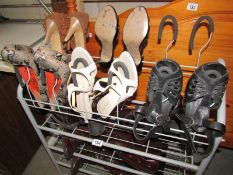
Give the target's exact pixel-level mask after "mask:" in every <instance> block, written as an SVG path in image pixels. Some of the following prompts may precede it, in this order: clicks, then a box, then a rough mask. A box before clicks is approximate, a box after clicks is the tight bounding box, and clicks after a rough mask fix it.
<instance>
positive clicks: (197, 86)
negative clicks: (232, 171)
mask: <svg viewBox="0 0 233 175" xmlns="http://www.w3.org/2000/svg"><path fill="white" fill-rule="evenodd" d="M227 82H228V72H227V70H226V67H225V66H224V65H222V64H220V63H218V62H212V63H207V64H204V65H202V66H201V67H199V68H198V69H197V70H196V71H195V72H194V74H193V75H192V76H191V78H190V79H189V82H188V84H187V87H186V92H185V99H184V114H183V115H178V118H179V119H180V120H181V121H182V123H183V124H182V129H183V130H184V132H185V135H186V137H187V139H188V142H189V145H190V148H191V151H192V153H193V156H194V161H195V162H199V161H201V160H202V159H203V158H205V157H207V156H208V155H209V154H210V153H211V151H212V150H213V147H214V140H215V138H216V137H220V136H223V135H224V132H225V125H224V124H222V123H219V122H213V121H212V122H211V121H208V118H209V115H210V110H211V109H218V108H219V107H220V105H221V102H222V97H223V94H224V92H225V90H226V85H227ZM191 131H194V132H198V133H204V134H205V135H206V136H207V140H208V147H207V149H206V150H204V151H203V152H199V151H198V149H197V148H196V146H195V145H194V143H193V140H192V138H191V134H190V132H191Z"/></svg>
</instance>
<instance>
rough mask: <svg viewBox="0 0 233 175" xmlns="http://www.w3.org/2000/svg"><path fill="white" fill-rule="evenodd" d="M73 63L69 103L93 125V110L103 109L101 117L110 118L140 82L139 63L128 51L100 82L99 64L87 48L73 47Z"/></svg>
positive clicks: (116, 60) (117, 60) (113, 64)
mask: <svg viewBox="0 0 233 175" xmlns="http://www.w3.org/2000/svg"><path fill="white" fill-rule="evenodd" d="M69 67H70V71H71V77H72V83H70V82H69V85H68V87H67V89H68V101H69V105H70V107H71V108H72V109H73V110H75V111H77V112H79V113H80V115H81V117H82V118H83V119H84V120H85V122H86V123H89V125H91V126H90V127H91V128H92V125H93V121H92V120H90V119H91V118H93V117H94V116H93V112H96V113H99V115H100V116H101V117H99V118H103V119H105V118H107V117H108V116H109V115H110V113H111V112H112V111H113V110H114V108H115V107H116V106H117V105H118V104H120V103H121V102H123V101H124V100H125V99H127V98H129V97H131V96H132V95H133V94H134V92H135V91H136V89H137V86H138V75H137V70H136V66H135V63H134V60H133V58H132V57H131V55H130V54H129V53H128V52H123V53H122V54H121V55H120V57H119V58H117V59H115V60H114V61H113V62H112V64H111V67H110V69H109V71H108V78H101V79H99V80H98V81H97V82H96V83H94V82H95V76H96V73H97V67H96V65H95V63H94V61H93V59H92V57H91V56H90V54H89V53H88V52H87V51H86V50H85V49H83V48H81V47H78V48H75V49H74V50H73V52H72V54H71V62H70V63H69ZM103 84H104V85H103ZM105 85H106V86H105ZM95 123H96V122H95ZM97 125H98V124H95V126H97ZM92 129H93V128H92ZM92 129H90V130H92ZM103 129H104V128H103ZM94 130H95V129H94ZM101 130H102V129H101ZM91 133H93V132H91ZM92 135H99V133H98V134H96V133H95V134H94V133H93V134H92Z"/></svg>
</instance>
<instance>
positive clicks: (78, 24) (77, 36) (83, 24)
mask: <svg viewBox="0 0 233 175" xmlns="http://www.w3.org/2000/svg"><path fill="white" fill-rule="evenodd" d="M88 22H89V16H88V14H86V13H83V12H75V13H74V14H72V15H71V16H70V28H69V31H68V32H67V35H66V37H65V39H64V41H65V42H68V41H69V40H70V39H71V38H72V36H74V42H75V47H82V48H86V38H87V36H88Z"/></svg>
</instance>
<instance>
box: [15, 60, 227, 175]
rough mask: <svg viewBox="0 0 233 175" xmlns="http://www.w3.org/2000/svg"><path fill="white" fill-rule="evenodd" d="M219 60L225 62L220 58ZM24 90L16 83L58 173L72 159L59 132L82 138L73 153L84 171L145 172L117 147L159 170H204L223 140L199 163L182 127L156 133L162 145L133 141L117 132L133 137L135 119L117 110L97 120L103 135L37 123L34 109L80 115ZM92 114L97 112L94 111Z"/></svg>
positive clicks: (197, 137)
mask: <svg viewBox="0 0 233 175" xmlns="http://www.w3.org/2000/svg"><path fill="white" fill-rule="evenodd" d="M219 61H220V62H222V63H224V61H223V60H222V59H220V60H219ZM26 87H27V86H26ZM26 93H29V97H31V95H30V92H29V89H28V88H22V87H21V86H18V90H17V97H18V99H19V101H20V103H21V105H22V107H23V109H24V111H25V112H26V114H27V117H28V118H29V120H30V122H31V123H32V125H33V127H34V129H35V131H36V132H37V134H38V136H39V138H40V140H41V142H42V143H43V145H44V147H45V149H46V151H47V152H48V154H49V156H50V158H51V160H52V161H53V163H54V165H55V167H56V168H57V170H58V172H59V174H70V167H71V162H70V161H68V160H66V158H65V157H64V154H63V147H62V136H67V137H70V138H74V139H77V140H79V141H80V142H81V145H80V147H79V148H77V150H76V152H75V153H74V154H73V155H74V156H77V157H80V158H81V159H82V160H83V162H84V164H83V166H82V167H81V168H80V169H79V171H80V172H82V173H84V174H110V172H109V171H108V170H107V169H105V168H104V167H110V168H113V169H119V170H121V171H124V172H126V174H138V175H139V174H140V175H145V174H148V173H146V172H143V171H139V170H136V169H134V168H132V167H130V166H128V165H127V164H125V162H123V160H122V159H121V158H119V157H118V156H117V154H116V152H117V151H121V152H126V153H131V154H135V155H138V156H142V157H145V158H147V159H154V160H158V161H160V162H163V163H164V167H163V168H162V169H159V170H158V172H160V173H162V174H169V175H170V174H203V172H204V171H205V169H206V167H207V165H208V163H209V162H210V160H211V158H212V156H213V154H214V153H215V151H216V149H217V147H218V146H219V144H220V143H221V141H222V137H219V138H217V139H215V147H214V150H213V152H212V153H211V154H210V155H209V157H207V158H205V159H204V160H202V162H201V163H199V164H195V163H194V162H193V157H192V156H190V155H188V154H187V152H186V150H185V145H186V143H187V141H186V139H185V137H181V135H182V133H183V131H182V130H179V129H175V128H171V132H170V133H169V134H161V133H156V134H158V135H159V137H158V138H157V139H158V140H159V141H160V143H162V144H163V145H165V146H163V147H161V146H159V147H158V146H156V145H153V143H152V140H149V141H148V142H147V143H145V144H141V143H138V142H136V141H134V139H132V140H129V139H128V138H123V137H118V136H116V134H115V133H116V132H129V133H131V135H132V138H133V134H132V126H133V123H134V121H133V120H131V119H126V118H124V116H121V114H120V113H118V112H117V114H116V116H108V120H106V121H102V120H101V121H99V122H102V123H105V124H106V126H107V127H106V132H105V133H104V134H103V135H102V136H99V137H96V138H94V137H92V136H90V135H89V133H88V130H87V129H86V128H82V127H78V128H75V129H74V130H72V131H67V130H64V129H62V128H61V127H60V126H59V124H58V123H56V122H55V121H54V120H52V119H51V117H48V118H46V120H45V122H44V123H42V124H40V123H38V122H37V121H36V117H35V116H34V114H35V111H42V110H43V111H46V112H51V111H53V112H56V113H60V114H64V115H68V116H72V117H80V116H79V115H77V113H75V112H74V111H73V110H72V109H71V108H70V107H67V106H61V105H56V104H49V103H44V102H40V103H44V104H45V106H46V107H43V108H42V107H38V106H37V105H36V103H37V102H38V101H35V100H34V99H32V98H26V97H25V96H24V95H23V94H26ZM130 103H131V104H143V103H144V102H141V101H135V100H132V101H130ZM51 105H52V106H56V107H57V110H51V109H50V107H49V106H51ZM32 111H33V112H32ZM93 114H96V115H99V114H97V113H93ZM225 117H226V94H225V95H224V97H223V102H222V104H221V107H220V109H219V110H218V111H217V121H218V122H221V123H223V124H225ZM92 120H96V119H92ZM96 121H98V120H96ZM141 124H142V125H148V126H152V125H151V124H148V123H143V122H142V123H141ZM140 131H141V134H145V132H146V131H145V130H143V129H141V130H140ZM48 133H49V134H48ZM48 135H49V136H50V137H49V138H48V137H47V136H48ZM45 136H46V137H45ZM192 136H193V140H194V142H195V143H196V144H199V145H207V143H205V142H203V141H200V140H205V139H203V138H205V137H206V136H205V135H201V134H197V133H192ZM200 138H202V139H200ZM118 141H119V142H121V143H127V144H131V145H135V146H136V147H137V148H138V149H134V147H125V146H121V145H118V144H115V143H117V142H118ZM123 145H124V144H123ZM96 149H98V150H99V149H101V151H96ZM154 152H156V153H154Z"/></svg>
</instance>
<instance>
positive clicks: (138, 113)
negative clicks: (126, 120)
mask: <svg viewBox="0 0 233 175" xmlns="http://www.w3.org/2000/svg"><path fill="white" fill-rule="evenodd" d="M146 113H147V106H146V105H144V106H139V107H137V108H136V109H135V111H134V113H133V114H134V117H135V122H134V126H133V134H134V137H135V138H136V140H138V141H147V140H148V139H150V138H151V136H152V135H153V134H154V133H155V132H161V131H162V130H163V128H164V127H163V126H162V125H156V124H155V125H154V126H153V127H152V128H151V129H150V130H149V131H148V133H147V134H146V136H144V137H142V136H140V135H139V134H138V133H137V126H138V124H139V122H141V121H142V120H143V119H146ZM165 128H166V127H165Z"/></svg>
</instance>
